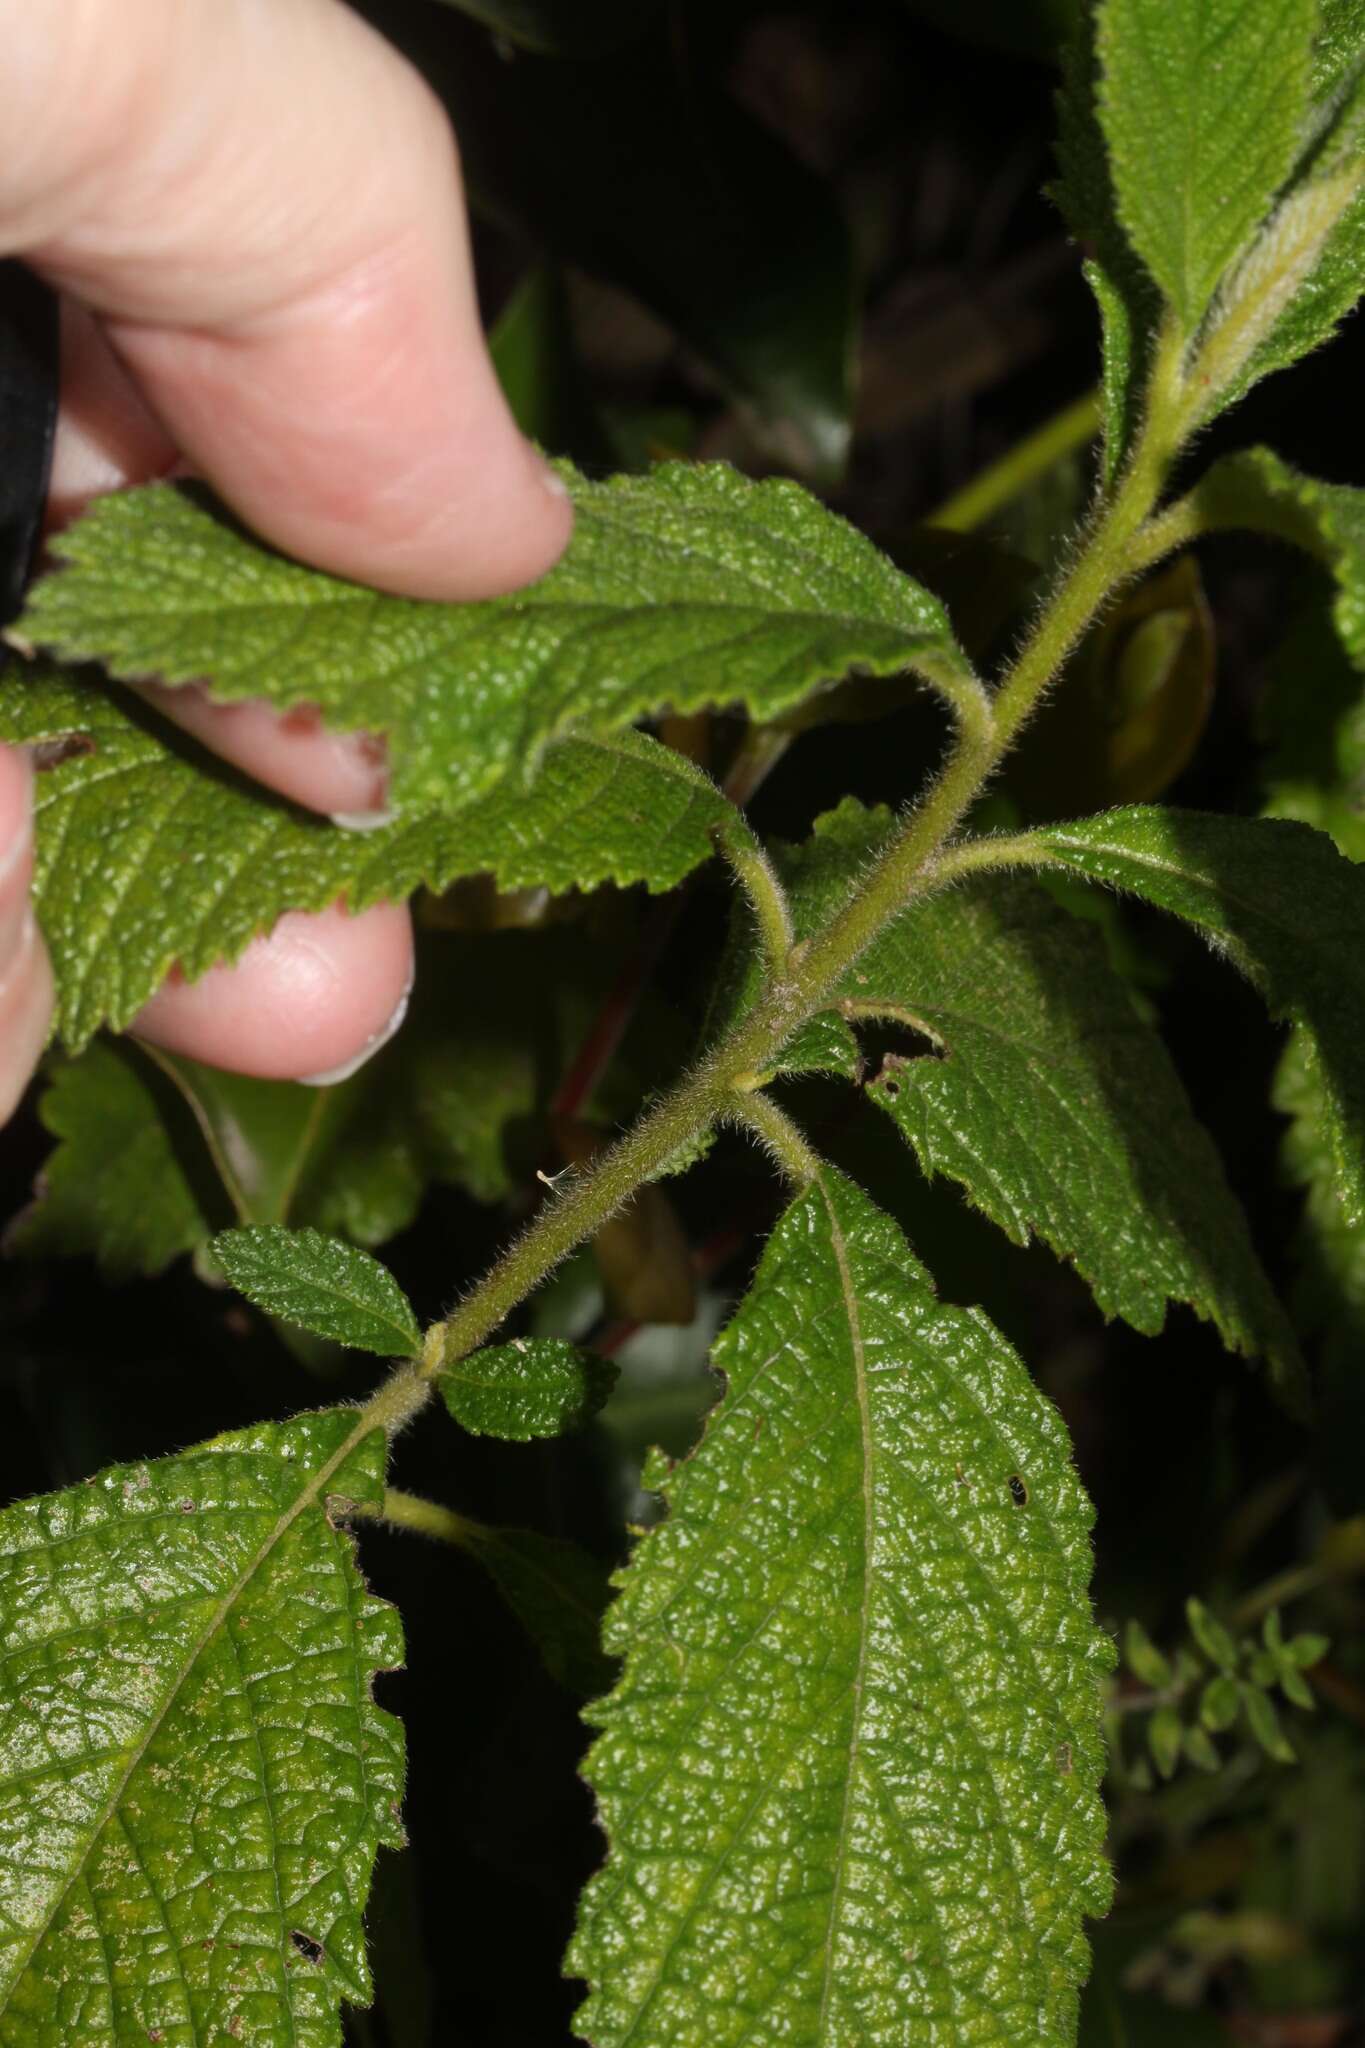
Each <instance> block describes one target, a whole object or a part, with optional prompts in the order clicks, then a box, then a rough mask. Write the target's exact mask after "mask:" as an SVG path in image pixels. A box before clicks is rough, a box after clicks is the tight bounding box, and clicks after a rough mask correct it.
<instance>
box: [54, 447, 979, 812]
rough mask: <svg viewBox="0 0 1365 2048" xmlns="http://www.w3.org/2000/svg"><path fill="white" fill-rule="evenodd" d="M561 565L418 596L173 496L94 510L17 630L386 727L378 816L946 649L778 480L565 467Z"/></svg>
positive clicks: (914, 590) (887, 565) (866, 547)
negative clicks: (635, 734)
mask: <svg viewBox="0 0 1365 2048" xmlns="http://www.w3.org/2000/svg"><path fill="white" fill-rule="evenodd" d="M568 480H569V482H570V483H571V487H572V492H573V498H574V507H575V515H576V523H575V527H574V537H573V540H572V542H571V543H570V546H569V550H568V553H567V554H566V555H565V557H564V559H563V560H562V561H561V562H560V563H559V565H558V566H557V567H556V568H554V569H552V570H551V571H550V573H549V574H548V575H547V576H544V577H542V578H541V580H540V582H539V583H536V584H534V585H533V586H532V587H531V588H530V589H529V590H526V591H521V592H518V593H516V594H515V595H513V596H511V597H505V598H493V599H490V600H488V601H487V602H486V603H481V604H458V605H457V604H451V605H445V604H421V603H418V602H416V601H414V600H411V599H406V598H397V597H387V596H383V595H380V594H378V593H376V592H374V591H370V590H365V589H363V588H362V587H361V586H360V585H358V584H352V583H341V582H338V581H337V580H336V579H335V578H333V577H329V576H324V575H323V574H322V573H321V572H320V571H318V570H314V569H306V568H303V567H301V566H300V565H298V564H296V563H292V562H287V561H285V560H283V559H282V558H281V557H280V556H278V555H275V554H273V553H272V552H271V551H270V550H269V549H268V548H266V547H264V546H263V545H262V544H261V543H260V542H258V541H255V540H252V539H251V538H250V537H249V536H247V535H246V534H244V533H242V532H241V531H240V529H238V528H237V527H235V526H233V525H232V524H231V523H230V522H228V521H227V520H226V519H224V518H223V517H222V516H221V515H219V514H218V513H217V512H216V511H215V510H214V509H213V507H212V506H211V505H209V504H208V503H207V502H205V501H204V500H203V498H202V497H201V496H200V495H199V494H198V493H197V492H196V491H194V490H192V489H185V488H179V487H176V486H174V485H167V484H151V485H148V486H147V487H146V488H144V489H142V490H136V491H120V492H117V493H115V494H114V495H112V496H110V497H107V498H103V499H99V500H97V501H96V503H95V504H94V506H93V507H92V508H91V509H90V510H89V511H88V512H87V513H86V514H85V515H84V517H83V518H81V519H80V520H78V521H77V522H76V524H75V525H74V526H72V527H70V528H68V529H67V531H66V532H65V533H64V534H63V535H62V536H61V538H60V541H59V543H58V546H59V549H60V555H61V560H62V562H63V563H64V564H65V565H66V566H65V567H63V568H61V569H59V570H58V571H57V572H56V573H55V574H53V575H51V576H49V577H47V578H45V579H44V580H43V581H42V582H41V583H40V584H38V586H37V587H36V589H35V590H34V593H33V596H32V598H31V600H30V604H29V608H28V611H27V613H26V614H25V618H24V621H23V627H24V631H25V633H26V634H28V635H29V636H30V637H31V638H32V639H33V640H35V641H37V642H42V643H47V644H50V645H51V646H52V647H53V648H54V649H55V650H56V651H57V652H59V653H60V654H62V655H64V656H66V657H69V658H74V659H87V658H88V659H91V660H96V661H101V662H103V663H104V664H105V666H106V667H107V668H109V669H110V670H111V671H112V672H113V673H114V674H116V675H118V676H121V677H123V678H125V679H133V680H136V679H139V678H144V677H147V676H159V677H160V678H161V679H162V680H163V681H164V682H167V683H177V682H179V683H185V682H194V681H207V682H208V683H209V685H210V687H211V689H212V691H213V694H214V695H215V696H216V697H218V698H221V699H223V700H232V699H236V698H239V697H263V698H266V699H267V700H268V701H269V702H271V703H272V704H275V705H277V706H278V707H279V708H280V709H282V710H284V709H288V708H290V707H292V706H296V705H300V704H314V705H317V706H318V707H319V709H320V710H321V711H322V713H323V716H324V717H325V718H326V719H327V721H328V723H329V724H333V725H335V726H338V727H340V728H343V729H345V730H348V731H356V730H365V729H369V730H373V731H376V732H380V733H383V734H385V735H386V737H387V739H388V742H389V753H390V761H391V764H392V783H393V801H394V803H395V804H396V806H397V807H398V809H399V810H400V811H403V812H411V811H412V810H413V809H414V808H427V807H445V808H449V809H452V810H456V809H458V808H459V806H460V805H462V804H467V803H469V802H470V801H471V800H472V799H473V798H475V797H477V796H481V795H483V794H484V793H485V792H487V791H488V790H490V789H492V788H493V787H494V786H495V785H496V784H497V783H499V782H500V781H501V780H502V778H503V777H504V776H507V775H509V774H512V775H514V776H517V777H520V778H521V779H522V781H523V782H524V781H525V779H526V778H527V777H528V776H529V774H530V773H531V772H532V771H533V770H534V768H535V766H536V764H537V763H538V761H539V758H540V756H541V754H542V752H543V750H544V748H545V746H546V745H547V743H548V742H549V741H550V740H552V739H555V738H557V737H560V736H561V735H562V734H564V733H565V732H567V731H568V730H570V729H571V728H573V727H580V728H583V729H584V730H586V731H590V732H606V731H610V730H612V729H613V728H615V727H619V726H622V725H628V724H630V722H631V721H632V720H633V719H635V718H638V717H639V716H641V714H643V713H645V712H648V711H655V710H658V709H659V708H660V707H662V706H665V705H669V706H671V707H672V708H673V709H674V710H678V711H688V710H697V709H699V708H701V707H702V706H703V705H708V704H730V703H741V704H744V705H745V706H746V707H747V708H748V709H749V710H750V711H752V712H754V713H756V714H758V715H761V716H771V715H772V714H773V713H775V712H778V711H782V710H786V709H787V708H788V707H789V706H790V705H792V704H795V703H797V702H798V701H799V700H800V699H801V698H802V697H804V696H806V695H807V694H808V693H809V692H810V691H812V690H814V689H816V688H818V687H819V686H820V685H821V684H822V683H830V682H837V681H838V679H839V678H840V677H841V676H843V675H845V674H846V673H847V672H848V671H849V670H850V669H851V668H853V667H855V666H857V667H861V668H864V669H866V670H867V671H868V672H870V673H872V674H877V675H889V674H894V673H896V672H898V671H900V670H902V669H905V668H908V667H911V666H913V665H914V663H915V662H916V661H917V660H919V659H921V658H922V657H925V656H928V655H933V654H938V655H943V654H944V653H947V652H950V651H951V648H952V635H951V631H950V628H949V625H948V621H947V617H946V615H945V613H944V612H943V609H942V607H941V606H940V605H939V604H938V602H937V600H936V599H934V598H932V597H931V596H929V594H928V593H927V592H926V591H924V590H922V589H921V588H920V587H919V585H918V584H915V583H913V582H911V580H910V579H909V578H908V577H906V576H903V575H902V574H901V573H900V571H899V570H898V569H896V568H895V567H894V565H893V564H892V563H891V562H889V561H888V560H887V559H886V557H885V556H884V555H881V554H879V553H878V552H877V550H876V549H875V548H874V547H873V546H872V544H871V542H870V541H867V540H865V539H864V538H863V536H862V535H861V534H858V533H856V532H855V531H854V529H853V528H852V527H850V526H847V525H845V523H844V522H843V521H842V520H841V519H838V518H836V517H835V515H834V514H833V513H830V512H827V511H825V510H824V509H823V507H822V506H820V505H818V504H817V503H816V502H815V500H814V499H813V498H811V497H809V496H808V495H807V494H806V493H805V492H804V491H802V490H800V489H799V488H798V487H797V486H795V485H793V484H787V483H780V482H767V483H750V482H748V481H747V480H745V479H744V478H742V477H740V476H739V475H737V474H736V473H735V472H734V471H733V470H730V469H727V468H725V467H724V466H723V465H720V464H713V465H706V466H701V465H688V464H683V463H666V464H664V465H662V466H661V467H660V468H658V469H656V470H654V471H653V472H652V473H651V474H650V475H649V476H647V477H629V476H623V477H616V478H614V479H613V480H611V481H610V482H607V483H601V484H598V483H588V482H585V481H584V480H583V479H582V478H577V477H574V476H572V473H569V476H568Z"/></svg>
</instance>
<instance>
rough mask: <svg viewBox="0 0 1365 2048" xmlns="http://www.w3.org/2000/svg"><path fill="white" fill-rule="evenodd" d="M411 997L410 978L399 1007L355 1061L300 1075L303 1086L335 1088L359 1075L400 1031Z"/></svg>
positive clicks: (369, 1040)
mask: <svg viewBox="0 0 1365 2048" xmlns="http://www.w3.org/2000/svg"><path fill="white" fill-rule="evenodd" d="M411 997H412V980H411V977H409V980H408V985H407V987H406V988H405V989H404V990H403V993H402V995H401V996H400V997H399V998H398V1002H397V1005H396V1006H395V1009H394V1012H393V1015H392V1016H391V1017H390V1018H389V1021H388V1023H387V1024H385V1025H384V1026H383V1028H382V1029H381V1030H379V1031H376V1032H375V1034H374V1037H373V1038H368V1039H366V1041H365V1043H364V1045H362V1046H361V1048H360V1051H359V1052H358V1053H357V1054H356V1055H355V1057H354V1059H349V1060H343V1061H342V1063H341V1065H340V1066H339V1067H329V1068H328V1070H327V1072H326V1073H324V1074H300V1075H299V1082H300V1084H301V1086H303V1087H304V1088H335V1087H336V1086H337V1084H338V1083H339V1082H341V1081H349V1080H350V1078H351V1076H352V1074H358V1073H359V1072H360V1069H361V1068H362V1067H363V1066H364V1065H365V1063H366V1061H367V1060H372V1059H373V1058H374V1056H375V1054H376V1053H377V1052H380V1051H382V1050H383V1048H384V1047H385V1046H386V1045H387V1044H388V1042H389V1040H390V1039H391V1038H392V1037H393V1036H394V1034H395V1032H397V1031H398V1030H399V1028H400V1027H401V1025H402V1022H403V1019H404V1018H405V1017H406V1016H407V1014H408V1003H409V1001H410V1000H411Z"/></svg>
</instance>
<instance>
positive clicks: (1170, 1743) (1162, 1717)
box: [1147, 1707, 1185, 1778]
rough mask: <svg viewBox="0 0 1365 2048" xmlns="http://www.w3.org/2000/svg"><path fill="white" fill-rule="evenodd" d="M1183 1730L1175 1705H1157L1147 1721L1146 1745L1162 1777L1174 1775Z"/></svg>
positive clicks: (1182, 1739)
mask: <svg viewBox="0 0 1365 2048" xmlns="http://www.w3.org/2000/svg"><path fill="white" fill-rule="evenodd" d="M1184 1740H1185V1731H1184V1729H1183V1728H1182V1727H1181V1725H1180V1715H1179V1713H1178V1711H1177V1710H1176V1708H1175V1707H1158V1708H1157V1710H1156V1712H1155V1713H1154V1714H1153V1716H1152V1718H1151V1720H1150V1721H1149V1722H1148V1723H1147V1747H1148V1749H1149V1750H1150V1751H1151V1752H1152V1762H1153V1763H1154V1764H1155V1765H1156V1767H1157V1769H1158V1771H1159V1772H1160V1773H1161V1775H1162V1777H1163V1778H1170V1777H1173V1776H1174V1775H1175V1767H1176V1765H1177V1764H1178V1763H1179V1762H1180V1752H1181V1749H1182V1747H1183V1746H1184Z"/></svg>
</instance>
